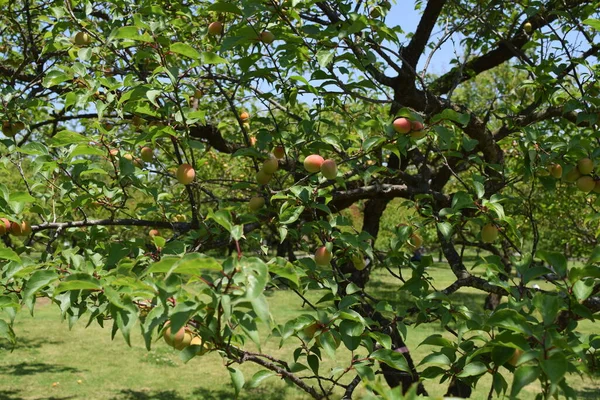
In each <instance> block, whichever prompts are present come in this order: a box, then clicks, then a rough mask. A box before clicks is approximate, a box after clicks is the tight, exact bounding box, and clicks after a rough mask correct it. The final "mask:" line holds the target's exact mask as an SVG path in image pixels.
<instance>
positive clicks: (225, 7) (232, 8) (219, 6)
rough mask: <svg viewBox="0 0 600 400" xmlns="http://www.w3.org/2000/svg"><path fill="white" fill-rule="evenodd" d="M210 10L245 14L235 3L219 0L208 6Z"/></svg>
mask: <svg viewBox="0 0 600 400" xmlns="http://www.w3.org/2000/svg"><path fill="white" fill-rule="evenodd" d="M207 10H208V11H214V12H220V13H229V14H237V15H243V14H242V10H240V8H239V7H238V6H236V5H235V4H233V3H225V2H218V3H215V4H212V5H211V6H209V7H208V8H207Z"/></svg>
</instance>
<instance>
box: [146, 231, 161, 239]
mask: <svg viewBox="0 0 600 400" xmlns="http://www.w3.org/2000/svg"><path fill="white" fill-rule="evenodd" d="M148 236H150V238H152V239H154V238H155V237H156V236H160V232H159V231H158V230H157V229H150V232H148Z"/></svg>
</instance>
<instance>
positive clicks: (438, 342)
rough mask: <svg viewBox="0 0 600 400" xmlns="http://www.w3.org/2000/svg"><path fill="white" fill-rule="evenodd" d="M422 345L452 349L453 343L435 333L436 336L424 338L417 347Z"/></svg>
mask: <svg viewBox="0 0 600 400" xmlns="http://www.w3.org/2000/svg"><path fill="white" fill-rule="evenodd" d="M424 344H428V345H430V346H441V347H449V348H454V343H452V342H451V341H450V340H448V339H446V338H444V337H442V335H440V334H439V333H436V334H433V335H430V336H428V337H426V338H425V340H423V341H422V342H421V343H420V344H419V346H422V345H424Z"/></svg>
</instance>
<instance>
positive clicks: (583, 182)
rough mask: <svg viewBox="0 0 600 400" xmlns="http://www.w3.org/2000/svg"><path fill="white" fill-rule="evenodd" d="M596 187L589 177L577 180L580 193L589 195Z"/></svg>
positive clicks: (592, 179)
mask: <svg viewBox="0 0 600 400" xmlns="http://www.w3.org/2000/svg"><path fill="white" fill-rule="evenodd" d="M595 187H596V181H594V178H592V177H591V176H587V175H586V176H582V177H581V178H579V179H577V188H578V189H579V190H581V191H582V192H585V193H589V192H591V191H592V190H593V189H594V188H595Z"/></svg>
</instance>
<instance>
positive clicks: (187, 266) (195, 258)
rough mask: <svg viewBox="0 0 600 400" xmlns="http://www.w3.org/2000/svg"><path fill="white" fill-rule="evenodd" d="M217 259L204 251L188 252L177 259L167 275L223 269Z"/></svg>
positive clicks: (193, 273)
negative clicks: (203, 252)
mask: <svg viewBox="0 0 600 400" xmlns="http://www.w3.org/2000/svg"><path fill="white" fill-rule="evenodd" d="M221 270H222V267H221V264H219V262H217V260H215V259H214V258H212V257H208V256H206V255H204V254H202V253H188V254H186V255H185V256H183V258H181V259H180V260H179V261H177V262H176V263H175V264H173V266H172V267H171V268H170V269H169V271H168V272H167V276H169V275H171V274H173V273H176V274H186V275H200V274H201V273H202V271H221Z"/></svg>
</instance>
